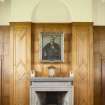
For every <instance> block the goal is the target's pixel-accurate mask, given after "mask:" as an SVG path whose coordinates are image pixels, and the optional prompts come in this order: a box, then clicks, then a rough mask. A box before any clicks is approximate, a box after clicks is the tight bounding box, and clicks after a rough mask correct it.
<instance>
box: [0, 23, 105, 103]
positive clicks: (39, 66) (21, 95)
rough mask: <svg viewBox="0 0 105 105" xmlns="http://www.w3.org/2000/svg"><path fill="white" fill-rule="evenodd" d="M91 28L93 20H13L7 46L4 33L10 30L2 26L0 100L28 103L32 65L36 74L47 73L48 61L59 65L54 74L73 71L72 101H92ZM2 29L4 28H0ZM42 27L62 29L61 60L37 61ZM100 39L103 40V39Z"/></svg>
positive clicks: (53, 64)
mask: <svg viewBox="0 0 105 105" xmlns="http://www.w3.org/2000/svg"><path fill="white" fill-rule="evenodd" d="M92 29H93V26H92V23H72V24H66V23H65V24H63V23H62V24H57V23H56V24H52V23H49V24H47V23H43V24H32V25H31V23H15V22H14V23H11V24H10V47H9V34H7V33H9V28H7V29H5V30H4V29H0V34H3V35H5V36H6V37H5V38H4V37H2V38H3V39H4V41H3V40H1V39H2V38H1V35H0V50H2V48H3V53H1V55H3V66H1V64H2V63H1V60H0V67H1V68H4V70H3V72H2V75H0V78H1V77H2V82H0V89H2V90H3V91H0V97H1V98H0V99H2V100H0V102H2V103H0V104H1V105H29V82H30V71H31V69H36V71H37V73H36V75H37V76H48V73H47V68H48V67H49V66H50V65H52V66H55V67H57V68H58V71H57V72H56V76H63V77H64V76H68V75H69V72H70V71H71V70H72V71H73V72H74V76H75V78H74V87H75V94H74V98H75V105H93V77H94V76H93V33H92V32H93V30H92ZM1 30H4V32H2V31H1ZM43 31H44V32H52V31H55V32H64V52H65V54H64V62H63V63H51V64H50V63H41V62H40V59H39V52H40V43H39V41H40V32H43ZM96 32H97V31H96ZM31 33H32V34H31ZM95 34H97V33H95ZM31 37H32V38H31ZM97 37H98V34H97ZM98 38H99V37H98ZM31 39H32V41H31ZM102 39H103V37H102ZM97 40H98V39H97ZM99 40H100V39H99ZM2 41H3V42H2ZM96 42H98V41H96ZM96 42H95V43H96ZM2 43H4V44H2ZM102 43H104V41H103V42H102ZM2 46H4V47H2ZM97 46H98V44H97V43H96V47H97ZM97 48H100V47H97ZM9 49H10V59H8V57H9V55H8V54H9V52H8V51H9ZM97 51H98V50H97ZM0 52H2V51H0ZM103 52H104V49H103ZM4 59H5V60H4ZM31 59H32V60H31ZM9 63H10V69H8V68H9ZM5 64H6V65H5ZM4 65H5V66H4ZM31 66H32V68H31ZM103 67H104V66H103ZM1 68H0V73H1ZM8 70H9V71H8ZM9 76H10V77H9ZM2 83H3V84H2ZM98 83H99V82H97V87H96V89H97V88H98V85H99V84H98ZM9 89H10V91H9ZM9 101H10V102H9ZM9 103H10V104H9ZM96 105H102V104H96Z"/></svg>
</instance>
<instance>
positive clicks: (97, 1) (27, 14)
mask: <svg viewBox="0 0 105 105" xmlns="http://www.w3.org/2000/svg"><path fill="white" fill-rule="evenodd" d="M102 1H105V0H4V2H0V25H8V24H9V23H8V22H25V21H26V22H28V21H29V22H31V21H32V22H92V21H94V24H95V25H105V2H102Z"/></svg>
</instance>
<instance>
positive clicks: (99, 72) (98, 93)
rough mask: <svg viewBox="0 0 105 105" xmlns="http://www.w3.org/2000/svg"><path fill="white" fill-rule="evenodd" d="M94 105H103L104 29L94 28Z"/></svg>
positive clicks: (104, 89) (104, 72)
mask: <svg viewBox="0 0 105 105" xmlns="http://www.w3.org/2000/svg"><path fill="white" fill-rule="evenodd" d="M94 70H95V71H94V75H95V78H94V105H105V101H104V100H105V27H104V26H96V27H94Z"/></svg>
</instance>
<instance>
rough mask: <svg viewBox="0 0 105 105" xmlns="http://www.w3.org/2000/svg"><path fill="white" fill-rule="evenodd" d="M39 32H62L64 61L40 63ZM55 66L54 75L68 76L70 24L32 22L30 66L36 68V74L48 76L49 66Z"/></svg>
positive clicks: (69, 65) (69, 67)
mask: <svg viewBox="0 0 105 105" xmlns="http://www.w3.org/2000/svg"><path fill="white" fill-rule="evenodd" d="M40 32H64V62H63V63H51V64H50V63H41V62H40V59H39V56H40V55H39V52H40V44H39V43H40ZM51 65H52V66H55V67H56V68H57V69H58V70H57V72H56V76H68V74H69V71H70V70H71V24H56V23H54V24H51V23H49V24H47V23H45V24H32V67H33V68H36V69H38V67H39V70H37V71H38V72H37V76H48V73H47V69H48V67H49V66H51Z"/></svg>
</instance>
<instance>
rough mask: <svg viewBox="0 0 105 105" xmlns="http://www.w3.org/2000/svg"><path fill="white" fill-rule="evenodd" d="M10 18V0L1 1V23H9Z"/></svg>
mask: <svg viewBox="0 0 105 105" xmlns="http://www.w3.org/2000/svg"><path fill="white" fill-rule="evenodd" d="M9 20H10V0H6V1H5V2H0V25H9Z"/></svg>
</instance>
